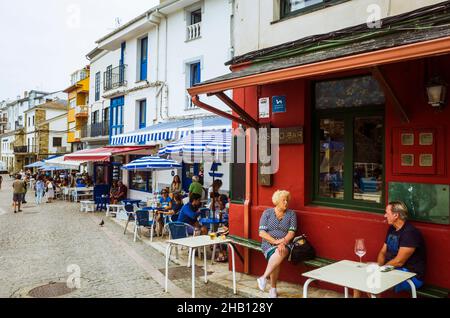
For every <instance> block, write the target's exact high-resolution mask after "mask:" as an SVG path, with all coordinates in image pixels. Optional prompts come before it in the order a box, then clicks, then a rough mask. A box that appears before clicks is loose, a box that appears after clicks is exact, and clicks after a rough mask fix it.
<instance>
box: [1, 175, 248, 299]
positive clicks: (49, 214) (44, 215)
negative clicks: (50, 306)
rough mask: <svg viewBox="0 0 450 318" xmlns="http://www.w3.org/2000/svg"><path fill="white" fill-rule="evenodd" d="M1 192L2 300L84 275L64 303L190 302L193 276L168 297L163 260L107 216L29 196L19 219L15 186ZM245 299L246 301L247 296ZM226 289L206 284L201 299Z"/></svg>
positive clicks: (184, 276)
mask: <svg viewBox="0 0 450 318" xmlns="http://www.w3.org/2000/svg"><path fill="white" fill-rule="evenodd" d="M6 179H7V178H6V177H5V181H4V182H3V188H2V190H1V191H0V297H26V295H27V293H28V291H30V290H31V289H32V288H35V287H38V286H41V285H45V284H48V283H50V282H66V281H67V280H68V279H69V278H70V277H71V276H70V275H73V270H74V268H78V267H79V269H80V273H81V288H80V289H77V290H75V291H74V292H72V293H70V294H67V295H65V296H63V297H101V298H107V297H154V298H160V297H176V298H186V297H190V291H191V289H190V288H191V280H190V271H186V270H183V269H182V268H181V267H180V266H177V265H175V264H171V266H172V267H179V268H180V269H181V271H180V272H181V275H177V277H174V280H173V281H171V282H170V284H171V285H170V286H169V293H168V294H166V293H164V287H163V286H164V271H163V270H162V269H164V256H163V255H162V254H161V253H160V252H158V251H156V250H154V249H152V248H151V247H149V246H148V245H146V244H144V243H142V242H140V241H138V242H137V243H134V242H133V240H132V236H131V235H130V234H128V235H126V236H125V235H123V228H121V227H120V226H119V225H117V224H116V223H115V222H113V221H111V220H108V219H106V218H105V222H106V224H105V226H104V227H103V228H102V227H100V226H99V223H100V221H101V219H102V217H103V216H104V213H96V214H90V215H88V214H85V213H80V212H79V205H78V204H74V203H67V202H64V201H59V200H58V201H56V202H54V203H50V204H45V203H44V204H42V205H41V206H39V207H38V206H36V204H35V203H34V193H33V192H29V193H27V200H28V204H25V205H24V207H23V213H18V214H14V213H13V208H12V206H11V205H12V203H11V201H12V188H11V184H12V182H11V181H10V180H6ZM240 295H241V297H242V296H244V295H243V294H242V293H241V294H240ZM232 296H233V293H232V291H231V290H229V289H228V288H226V287H222V286H220V285H217V284H214V283H212V282H210V283H208V284H207V285H205V284H203V283H201V277H200V275H199V276H198V279H197V297H203V298H206V297H232Z"/></svg>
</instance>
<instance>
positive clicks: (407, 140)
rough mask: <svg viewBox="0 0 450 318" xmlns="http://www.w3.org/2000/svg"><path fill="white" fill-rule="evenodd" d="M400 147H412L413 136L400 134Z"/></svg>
mask: <svg viewBox="0 0 450 318" xmlns="http://www.w3.org/2000/svg"><path fill="white" fill-rule="evenodd" d="M402 146H414V134H410V133H407V134H402Z"/></svg>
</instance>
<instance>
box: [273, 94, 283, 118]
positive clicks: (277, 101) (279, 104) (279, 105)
mask: <svg viewBox="0 0 450 318" xmlns="http://www.w3.org/2000/svg"><path fill="white" fill-rule="evenodd" d="M285 112H286V96H273V97H272V113H273V114H276V113H285Z"/></svg>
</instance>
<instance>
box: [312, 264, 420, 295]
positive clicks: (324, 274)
mask: <svg viewBox="0 0 450 318" xmlns="http://www.w3.org/2000/svg"><path fill="white" fill-rule="evenodd" d="M416 275H417V274H415V273H408V272H403V271H399V270H393V271H390V272H386V273H383V272H380V271H379V270H376V266H374V267H371V265H370V264H361V263H357V262H352V261H341V262H338V263H334V264H331V265H328V266H324V267H322V268H319V269H316V270H314V271H311V272H308V273H304V274H303V276H305V277H307V278H308V280H307V281H306V283H305V285H304V286H303V298H308V287H309V284H311V283H312V282H313V281H315V280H319V281H322V282H326V283H331V284H333V285H338V286H342V287H344V288H345V298H349V296H348V289H349V288H350V289H356V290H360V291H362V292H365V293H369V294H371V295H372V298H376V296H377V295H380V294H381V293H383V292H385V291H387V290H389V289H391V288H393V287H395V286H397V285H398V284H401V283H403V282H405V281H406V282H408V284H409V285H410V286H411V293H412V298H417V291H416V287H415V285H414V283H413V282H412V281H411V279H412V278H413V277H415V276H416Z"/></svg>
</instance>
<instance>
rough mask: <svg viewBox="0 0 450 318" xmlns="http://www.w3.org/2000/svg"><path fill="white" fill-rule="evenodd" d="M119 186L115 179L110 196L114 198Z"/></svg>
mask: <svg viewBox="0 0 450 318" xmlns="http://www.w3.org/2000/svg"><path fill="white" fill-rule="evenodd" d="M118 189H119V187H118V186H117V180H114V181H113V183H112V185H111V189H110V190H109V197H110V198H111V199H112V198H113V197H114V196H115V195H116V194H117V190H118Z"/></svg>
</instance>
